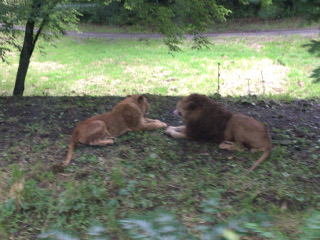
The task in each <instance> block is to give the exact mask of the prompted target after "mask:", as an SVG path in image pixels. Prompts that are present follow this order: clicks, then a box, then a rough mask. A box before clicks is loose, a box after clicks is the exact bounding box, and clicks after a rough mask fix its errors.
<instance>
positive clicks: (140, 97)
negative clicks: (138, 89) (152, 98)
mask: <svg viewBox="0 0 320 240" xmlns="http://www.w3.org/2000/svg"><path fill="white" fill-rule="evenodd" d="M143 100H144V96H142V95H140V96H139V97H138V103H142V102H143Z"/></svg>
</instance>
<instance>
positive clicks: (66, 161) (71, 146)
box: [62, 134, 76, 166]
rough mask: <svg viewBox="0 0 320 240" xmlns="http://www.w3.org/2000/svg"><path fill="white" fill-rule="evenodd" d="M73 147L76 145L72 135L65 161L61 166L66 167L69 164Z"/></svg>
mask: <svg viewBox="0 0 320 240" xmlns="http://www.w3.org/2000/svg"><path fill="white" fill-rule="evenodd" d="M75 145H76V141H75V138H74V134H72V137H71V141H70V144H69V147H68V153H67V157H66V160H65V161H64V163H63V164H62V166H66V165H68V164H69V162H70V161H71V158H72V152H73V149H74V147H75Z"/></svg>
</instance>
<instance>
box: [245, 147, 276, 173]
mask: <svg viewBox="0 0 320 240" xmlns="http://www.w3.org/2000/svg"><path fill="white" fill-rule="evenodd" d="M271 150H272V145H271V144H270V145H269V146H268V147H266V148H265V149H264V150H263V154H262V156H261V157H260V158H259V159H258V161H256V162H255V163H254V164H253V166H252V167H251V168H250V170H249V171H248V173H251V172H252V171H253V170H254V169H256V167H258V165H260V164H261V163H262V162H263V161H264V160H266V159H267V158H268V157H269V156H270V153H271Z"/></svg>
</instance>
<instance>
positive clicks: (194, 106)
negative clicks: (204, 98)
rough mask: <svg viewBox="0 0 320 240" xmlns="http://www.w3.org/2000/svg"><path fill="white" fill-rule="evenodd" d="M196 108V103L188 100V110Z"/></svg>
mask: <svg viewBox="0 0 320 240" xmlns="http://www.w3.org/2000/svg"><path fill="white" fill-rule="evenodd" d="M196 108H197V105H196V103H195V102H189V103H188V105H187V109H188V110H194V109H196Z"/></svg>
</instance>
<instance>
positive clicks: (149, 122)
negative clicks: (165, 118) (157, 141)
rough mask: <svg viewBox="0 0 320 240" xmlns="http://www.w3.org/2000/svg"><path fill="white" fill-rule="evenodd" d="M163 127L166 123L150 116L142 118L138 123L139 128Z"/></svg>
mask: <svg viewBox="0 0 320 240" xmlns="http://www.w3.org/2000/svg"><path fill="white" fill-rule="evenodd" d="M165 127H167V124H166V123H164V122H161V121H160V120H156V119H150V118H143V119H142V120H141V122H140V124H139V130H153V129H158V128H165Z"/></svg>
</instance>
